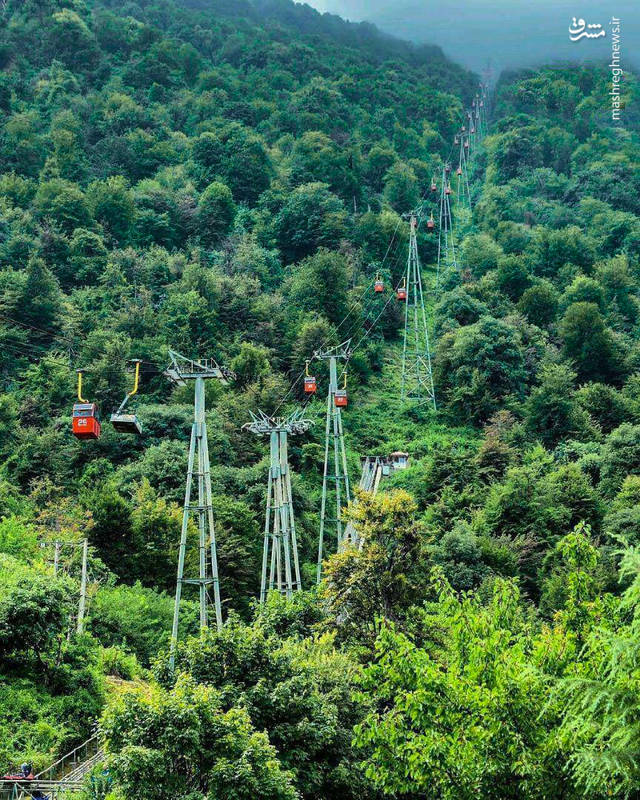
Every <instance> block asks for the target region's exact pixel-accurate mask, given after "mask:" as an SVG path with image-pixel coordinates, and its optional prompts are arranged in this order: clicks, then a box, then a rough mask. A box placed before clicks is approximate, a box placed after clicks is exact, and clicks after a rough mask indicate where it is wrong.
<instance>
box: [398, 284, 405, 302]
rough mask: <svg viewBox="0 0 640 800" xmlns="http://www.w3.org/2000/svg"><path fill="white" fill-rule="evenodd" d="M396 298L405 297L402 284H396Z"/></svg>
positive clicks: (402, 298) (403, 298) (401, 298)
mask: <svg viewBox="0 0 640 800" xmlns="http://www.w3.org/2000/svg"><path fill="white" fill-rule="evenodd" d="M396 298H397V299H398V300H406V299H407V290H406V287H404V286H398V291H397V292H396Z"/></svg>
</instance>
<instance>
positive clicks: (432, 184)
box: [431, 178, 438, 192]
mask: <svg viewBox="0 0 640 800" xmlns="http://www.w3.org/2000/svg"><path fill="white" fill-rule="evenodd" d="M437 188H438V186H437V184H436V179H435V178H432V180H431V191H432V192H435V191H436V190H437Z"/></svg>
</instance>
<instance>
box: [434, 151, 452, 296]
mask: <svg viewBox="0 0 640 800" xmlns="http://www.w3.org/2000/svg"><path fill="white" fill-rule="evenodd" d="M450 171H451V167H450V165H448V164H447V165H446V166H444V167H443V168H442V186H441V188H440V222H439V225H438V268H437V272H436V287H439V286H440V280H441V278H442V276H443V274H446V273H447V272H448V271H449V270H450V269H451V268H453V269H457V260H456V246H455V243H454V240H453V216H452V214H451V184H450V182H449V173H450Z"/></svg>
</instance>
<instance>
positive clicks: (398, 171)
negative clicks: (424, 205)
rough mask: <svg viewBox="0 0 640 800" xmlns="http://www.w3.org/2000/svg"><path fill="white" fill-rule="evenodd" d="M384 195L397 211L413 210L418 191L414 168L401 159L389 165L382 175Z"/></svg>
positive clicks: (402, 212) (418, 196)
mask: <svg viewBox="0 0 640 800" xmlns="http://www.w3.org/2000/svg"><path fill="white" fill-rule="evenodd" d="M384 196H385V199H386V200H387V202H388V203H389V204H390V205H391V206H392V208H394V209H395V210H396V211H397V212H399V213H401V214H404V213H407V212H408V211H411V210H413V209H414V208H415V207H416V205H417V203H418V200H419V199H420V192H419V190H418V178H417V177H416V173H415V172H414V170H413V169H412V168H411V167H410V166H409V165H408V164H405V163H403V162H401V161H398V162H396V163H395V164H393V166H391V167H390V168H389V169H388V170H387V172H386V174H385V176H384Z"/></svg>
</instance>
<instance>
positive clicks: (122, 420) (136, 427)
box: [111, 359, 142, 436]
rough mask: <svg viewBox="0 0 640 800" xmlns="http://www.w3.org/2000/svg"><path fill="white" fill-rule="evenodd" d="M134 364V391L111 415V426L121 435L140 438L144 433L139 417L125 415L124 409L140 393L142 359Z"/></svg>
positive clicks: (136, 360) (127, 395) (126, 396)
mask: <svg viewBox="0 0 640 800" xmlns="http://www.w3.org/2000/svg"><path fill="white" fill-rule="evenodd" d="M133 363H134V364H135V373H134V375H135V377H134V382H133V389H132V390H131V391H130V392H129V393H128V394H126V395H125V398H124V400H123V401H122V403H121V404H120V407H119V408H118V410H117V411H116V412H115V413H113V414H112V415H111V424H112V425H113V427H114V428H115V429H116V430H117V431H118V432H119V433H133V434H135V435H136V436H139V435H140V434H141V433H142V425H141V424H140V421H139V420H138V417H137V416H136V415H135V414H125V412H124V407H125V406H126V404H127V403H128V402H129V398H131V397H133V395H134V394H137V393H138V386H139V384H140V359H135V360H134V362H133Z"/></svg>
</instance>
